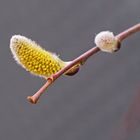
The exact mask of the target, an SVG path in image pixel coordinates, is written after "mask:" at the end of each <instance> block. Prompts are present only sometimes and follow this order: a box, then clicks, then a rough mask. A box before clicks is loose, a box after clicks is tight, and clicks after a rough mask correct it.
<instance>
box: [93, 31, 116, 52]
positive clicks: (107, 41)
mask: <svg viewBox="0 0 140 140" xmlns="http://www.w3.org/2000/svg"><path fill="white" fill-rule="evenodd" d="M95 44H96V46H97V47H99V48H100V50H101V51H104V52H109V53H113V52H115V51H116V50H118V48H117V44H118V41H117V39H116V38H115V36H114V34H113V33H112V32H110V31H102V32H100V33H99V34H97V35H96V37H95Z"/></svg>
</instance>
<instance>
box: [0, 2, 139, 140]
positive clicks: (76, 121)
mask: <svg viewBox="0 0 140 140" xmlns="http://www.w3.org/2000/svg"><path fill="white" fill-rule="evenodd" d="M138 22H140V0H11V1H10V0H0V90H1V92H0V96H1V97H0V139H2V140H19V139H20V140H86V139H87V140H124V139H129V140H138V139H140V109H139V108H140V97H139V92H140V91H139V89H140V75H139V72H140V33H137V34H135V35H133V36H131V37H129V38H128V39H127V40H125V41H124V42H123V44H122V49H121V50H120V51H119V52H118V53H115V54H113V55H112V54H107V53H98V54H96V55H95V56H93V57H92V58H90V59H89V61H88V62H87V63H86V64H85V65H84V66H83V67H82V69H81V70H80V72H79V73H78V74H77V75H75V76H73V77H65V76H64V77H61V78H60V79H58V80H57V81H56V82H55V84H53V85H52V86H51V87H50V88H49V89H48V90H47V91H46V93H45V94H44V95H43V96H42V97H41V99H40V102H39V103H38V104H37V105H31V104H30V103H28V102H27V100H26V97H27V96H28V95H32V94H33V93H35V92H36V91H37V90H38V89H39V88H40V87H41V86H42V85H43V84H44V82H45V80H44V79H41V78H39V77H36V76H33V75H31V74H30V73H28V72H26V71H25V70H24V69H22V68H21V67H20V66H18V65H17V64H16V62H15V61H14V59H13V58H12V55H11V52H10V49H9V41H10V38H11V36H12V35H14V34H20V35H24V36H26V37H28V38H31V39H32V40H35V41H36V42H37V43H39V44H40V45H41V46H43V47H44V48H45V49H46V50H50V51H52V52H56V53H57V54H60V57H61V58H62V59H63V60H72V59H74V58H76V57H77V56H79V55H80V54H82V53H84V52H85V51H87V50H88V49H90V48H92V47H93V46H94V37H95V35H96V34H97V33H98V32H100V31H102V30H110V31H113V32H114V33H115V34H118V33H120V32H121V31H123V30H124V29H127V28H128V27H130V26H132V25H134V24H136V23H138Z"/></svg>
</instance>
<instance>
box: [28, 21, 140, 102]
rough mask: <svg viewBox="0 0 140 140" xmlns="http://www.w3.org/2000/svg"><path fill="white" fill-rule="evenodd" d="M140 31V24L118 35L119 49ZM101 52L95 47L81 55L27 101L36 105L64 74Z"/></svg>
mask: <svg viewBox="0 0 140 140" xmlns="http://www.w3.org/2000/svg"><path fill="white" fill-rule="evenodd" d="M138 31H140V23H139V24H136V25H134V26H133V27H131V28H129V29H127V30H125V31H123V32H121V33H120V34H118V35H117V36H116V37H115V38H116V40H117V44H116V45H117V46H116V47H117V48H118V49H119V48H120V45H121V42H122V41H123V40H124V39H126V38H127V37H129V36H130V35H132V34H134V33H136V32H138ZM99 51H100V48H99V47H93V48H92V49H90V50H88V51H87V52H85V53H84V54H82V55H80V56H79V57H77V58H76V59H74V60H73V61H71V63H70V64H69V65H67V66H66V67H64V68H63V69H61V70H60V71H58V72H57V73H55V74H53V75H52V76H51V77H49V78H47V82H46V83H45V84H44V85H43V86H42V87H41V88H40V89H39V90H38V91H37V92H36V93H35V94H34V95H33V96H28V97H27V99H28V101H29V102H31V103H33V104H36V103H37V102H38V100H39V98H40V96H41V95H42V94H43V93H44V91H45V90H46V89H47V88H48V87H49V86H50V85H51V84H52V83H53V82H54V81H55V80H56V79H58V78H59V77H60V76H61V75H62V74H64V73H66V72H67V71H68V70H70V69H71V68H72V67H73V66H75V65H76V64H81V65H82V64H83V63H84V62H85V61H86V60H87V59H88V58H89V57H90V56H92V55H94V54H96V53H97V52H99Z"/></svg>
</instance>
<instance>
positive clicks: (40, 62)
mask: <svg viewBox="0 0 140 140" xmlns="http://www.w3.org/2000/svg"><path fill="white" fill-rule="evenodd" d="M10 48H11V51H12V54H13V56H14V58H15V60H16V61H17V62H18V64H20V65H21V66H22V67H23V68H25V69H26V70H27V71H29V72H31V73H32V74H35V75H38V76H42V77H49V76H50V75H52V74H54V73H56V72H58V71H59V70H61V69H62V68H64V67H65V66H66V65H67V64H68V63H67V62H64V61H62V60H61V59H60V58H59V57H58V56H56V55H55V54H53V53H51V52H48V51H46V50H44V49H43V48H41V47H40V46H39V45H37V44H36V43H35V42H34V41H31V40H30V39H28V38H26V37H24V36H20V35H14V36H13V37H12V38H11V41H10Z"/></svg>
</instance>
